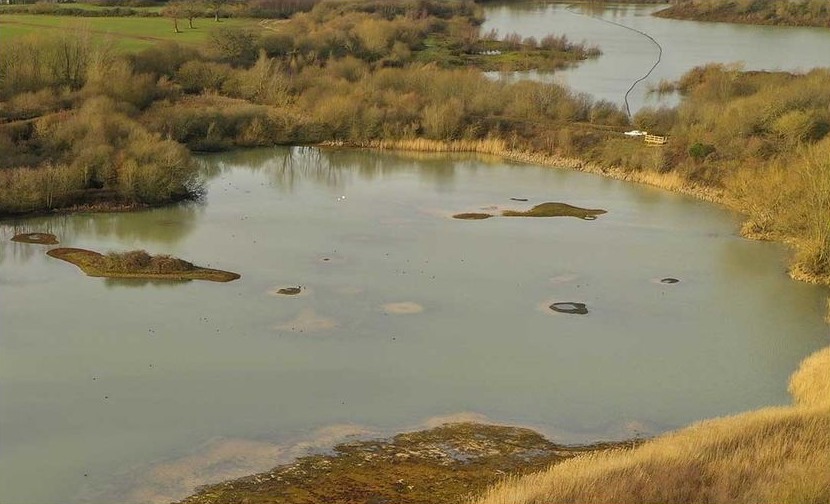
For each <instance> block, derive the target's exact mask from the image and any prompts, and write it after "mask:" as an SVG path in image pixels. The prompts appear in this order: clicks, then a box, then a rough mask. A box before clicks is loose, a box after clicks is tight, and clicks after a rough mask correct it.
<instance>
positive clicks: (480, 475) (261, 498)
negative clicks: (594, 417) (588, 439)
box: [181, 423, 638, 504]
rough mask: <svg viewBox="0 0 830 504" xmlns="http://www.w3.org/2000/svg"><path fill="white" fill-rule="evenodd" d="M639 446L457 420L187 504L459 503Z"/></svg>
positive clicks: (205, 493)
mask: <svg viewBox="0 0 830 504" xmlns="http://www.w3.org/2000/svg"><path fill="white" fill-rule="evenodd" d="M635 444H638V443H632V442H631V441H628V442H625V443H599V444H594V445H588V446H564V445H558V444H555V443H553V442H551V441H549V440H547V439H546V438H544V437H543V436H542V435H540V434H538V433H536V432H534V431H532V430H529V429H525V428H519V427H506V426H497V425H485V424H478V423H457V424H450V425H442V426H440V427H436V428H432V429H429V430H423V431H418V432H411V433H405V434H398V435H397V436H394V437H392V438H390V439H382V440H368V441H357V442H350V443H344V444H340V445H337V446H336V447H335V448H334V450H333V453H331V454H323V455H311V456H306V457H302V458H300V459H298V460H296V461H295V462H293V463H291V464H286V465H281V466H278V467H275V468H274V469H272V470H270V471H267V472H263V473H260V474H256V475H252V476H248V477H244V478H240V479H237V480H233V481H228V482H225V483H220V484H218V485H211V486H206V487H202V488H201V489H199V491H198V493H196V494H195V495H193V496H191V497H188V498H187V499H185V500H183V501H181V504H230V503H239V502H245V503H247V504H266V503H274V502H279V503H281V504H300V503H303V504H324V503H325V504H355V503H372V504H393V503H394V504H436V503H442V504H443V503H457V502H464V499H465V498H466V497H467V496H470V495H475V494H477V493H480V492H482V491H484V489H486V488H487V487H488V486H489V485H491V484H493V483H496V482H497V481H500V480H502V479H504V478H505V477H509V476H514V475H522V474H527V473H530V472H534V471H539V470H541V469H544V468H547V467H549V466H550V465H551V464H556V463H558V462H561V461H564V460H567V459H570V458H572V457H575V456H577V455H580V454H585V453H591V452H600V451H604V450H609V449H623V448H625V447H631V446H634V445H635Z"/></svg>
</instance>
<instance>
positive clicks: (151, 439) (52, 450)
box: [0, 148, 828, 504]
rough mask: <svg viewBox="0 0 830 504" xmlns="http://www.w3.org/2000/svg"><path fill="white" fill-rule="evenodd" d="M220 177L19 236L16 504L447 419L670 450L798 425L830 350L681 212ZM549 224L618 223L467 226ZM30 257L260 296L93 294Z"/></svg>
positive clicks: (494, 186)
mask: <svg viewBox="0 0 830 504" xmlns="http://www.w3.org/2000/svg"><path fill="white" fill-rule="evenodd" d="M203 161H204V163H205V172H206V174H207V177H208V180H209V181H208V193H207V196H206V198H205V199H204V201H203V202H200V203H194V204H185V205H180V206H173V207H168V208H162V209H157V210H151V211H145V212H139V213H126V214H92V215H89V214H78V215H68V216H58V217H42V218H33V219H28V220H25V221H22V222H20V223H17V224H13V223H9V222H4V223H0V324H2V325H0V433H1V434H0V502H3V503H4V504H30V503H33V502H38V503H43V504H50V503H58V502H60V503H73V502H90V503H101V504H104V503H112V502H166V501H169V500H171V499H174V498H180V497H182V496H183V495H184V494H186V493H187V492H189V491H191V490H192V489H193V488H194V487H195V486H196V485H198V484H201V483H206V482H210V481H216V480H221V479H222V478H225V477H228V476H233V475H239V474H243V473H245V472H253V471H256V470H263V469H266V468H269V467H270V466H272V465H274V463H275V462H276V461H284V460H288V459H290V458H291V457H293V456H297V455H301V454H303V453H306V452H308V451H309V450H313V449H318V448H321V447H328V446H330V445H331V444H332V443H333V442H334V441H335V440H336V439H341V438H342V437H343V436H345V435H349V434H365V433H366V432H367V431H371V432H386V433H388V432H394V431H395V430H398V429H404V428H412V427H417V426H419V425H424V424H425V422H428V421H429V419H431V418H433V417H445V418H446V417H453V416H454V415H455V416H454V418H481V419H487V420H490V421H494V422H504V423H510V424H519V425H528V426H532V427H535V428H537V429H539V430H541V431H542V432H545V433H547V434H549V435H551V436H553V437H554V438H555V439H557V440H559V441H564V442H582V441H588V440H596V439H612V438H617V439H619V438H623V437H630V436H636V435H648V434H653V433H657V432H661V431H664V430H666V429H670V428H674V427H677V426H682V425H686V424H688V423H690V422H692V421H695V420H698V419H701V418H708V417H713V416H717V415H724V414H729V413H733V412H737V411H742V410H747V409H751V408H757V407H760V406H764V405H773V404H784V403H787V402H788V396H787V392H786V386H787V377H788V376H789V374H790V373H791V372H792V371H793V370H794V369H795V368H796V366H797V364H798V362H799V361H800V360H801V359H802V358H803V357H804V356H806V355H808V354H809V353H811V352H812V351H814V350H816V349H817V348H819V347H821V346H823V345H826V344H827V343H828V337H827V329H826V326H825V325H824V323H823V322H822V316H823V306H824V298H825V296H826V294H827V291H826V290H825V289H822V288H818V287H814V286H809V285H805V284H800V283H797V282H794V281H791V280H790V279H789V278H788V277H787V275H786V273H785V262H784V261H785V251H784V250H783V248H782V247H781V246H778V245H775V244H770V243H760V242H751V241H747V240H744V239H741V238H739V237H738V236H736V234H735V233H736V229H737V225H738V219H737V217H736V216H735V215H734V214H732V213H730V212H728V211H726V210H723V209H721V208H719V207H717V206H714V205H710V204H705V203H701V202H698V201H695V200H692V199H690V198H687V197H684V196H681V195H676V194H670V193H667V192H664V191H660V190H657V189H652V188H648V187H643V186H637V185H632V184H626V183H622V182H618V181H614V180H608V179H604V178H602V177H599V176H594V175H590V174H584V173H578V172H573V171H568V170H560V169H552V168H540V167H535V166H524V165H513V164H506V163H504V162H502V161H497V160H492V159H486V158H477V157H465V156H461V157H458V156H457V157H450V156H424V155H408V154H395V153H377V152H362V151H326V150H322V151H321V150H318V149H308V148H293V149H288V148H280V149H264V150H254V151H246V152H237V153H233V154H224V155H214V156H207V157H205V158H203ZM510 198H527V199H528V201H527V202H517V201H511V200H510ZM549 201H553V202H564V203H568V204H571V205H576V206H580V207H585V208H601V209H605V210H607V211H608V213H606V214H602V215H599V216H597V218H596V219H595V220H581V219H577V218H572V217H558V218H518V217H514V218H506V217H496V218H491V219H488V220H482V221H464V220H456V219H453V218H451V215H452V214H454V213H457V212H470V211H490V212H493V211H494V208H498V209H503V208H513V209H527V208H530V207H531V206H533V205H535V204H538V203H543V202H549ZM19 231H49V232H52V233H55V234H56V235H57V236H58V238H59V239H60V240H61V246H70V247H81V248H89V249H93V250H98V251H108V250H130V249H136V248H142V249H146V250H148V251H150V252H151V253H168V254H172V255H176V256H180V257H182V258H185V259H188V260H191V261H193V262H195V263H196V264H200V265H210V266H212V267H216V268H222V269H227V270H231V271H235V272H238V273H240V274H241V275H242V278H241V279H240V280H238V281H236V282H232V283H228V284H218V283H210V282H189V283H152V282H142V281H111V280H106V279H100V278H89V277H86V276H84V275H83V274H81V273H80V271H78V270H77V269H76V268H75V267H74V266H72V265H70V264H67V263H64V262H61V261H58V260H55V259H52V258H49V257H47V256H46V255H45V251H46V250H47V249H48V247H45V246H43V245H32V244H22V243H15V242H12V241H10V238H11V237H12V235H13V234H14V233H15V232H19ZM665 277H673V278H677V279H679V280H680V281H679V282H678V283H674V284H666V283H661V282H660V280H661V279H663V278H665ZM288 286H302V291H301V293H300V294H299V295H297V296H284V295H279V294H276V293H275V292H274V291H275V290H276V289H279V288H281V287H288ZM554 302H561V303H567V302H572V303H584V304H585V306H586V308H587V309H588V313H587V314H585V315H578V314H567V313H556V312H553V311H552V310H550V309H549V308H548V306H549V305H550V304H552V303H554ZM458 415H460V416H458Z"/></svg>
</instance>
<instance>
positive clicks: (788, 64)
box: [483, 2, 830, 113]
mask: <svg viewBox="0 0 830 504" xmlns="http://www.w3.org/2000/svg"><path fill="white" fill-rule="evenodd" d="M663 8H665V5H658V6H655V5H636V4H635V5H630V4H629V5H626V4H619V5H615V4H610V5H605V6H603V7H598V6H596V5H594V6H590V5H587V4H584V3H583V4H565V3H549V2H510V3H509V4H498V3H496V4H489V5H488V6H487V7H486V8H485V14H486V17H487V20H486V22H485V23H484V26H483V29H484V30H485V31H487V30H491V29H495V30H497V31H498V32H499V33H500V34H501V35H506V34H508V33H512V32H517V33H519V34H521V35H522V36H523V37H529V36H534V37H536V38H537V39H541V38H542V37H544V36H545V35H548V34H551V33H553V34H557V35H560V34H564V35H567V36H568V38H569V39H570V40H572V41H582V40H584V41H586V42H587V43H589V44H596V45H598V46H599V47H600V49H602V51H603V54H602V56H600V57H599V58H598V59H592V60H588V61H585V62H582V63H581V64H579V65H578V66H576V67H574V68H571V69H567V70H563V71H559V72H556V73H555V74H538V73H533V72H529V73H519V74H516V75H512V76H511V78H533V79H541V80H553V81H555V82H560V83H563V84H566V85H568V86H570V87H571V88H573V89H574V90H576V91H579V92H583V93H588V94H590V95H592V96H594V97H595V98H598V99H604V100H609V101H611V102H613V103H617V104H620V105H622V104H623V98H624V96H625V93H626V91H627V90H628V88H629V87H630V86H631V84H632V83H633V82H634V81H635V80H637V79H639V78H640V77H642V76H643V75H645V74H646V73H647V72H648V71H649V69H650V68H651V67H652V65H654V63H655V61H656V59H657V56H658V54H659V50H658V48H657V46H655V45H654V43H653V42H651V41H650V40H649V39H648V38H646V37H644V36H643V35H642V34H639V33H636V32H633V31H631V30H628V29H626V28H624V27H622V26H617V25H614V24H611V23H609V22H608V21H610V22H613V23H618V24H621V25H624V26H627V27H631V28H633V29H636V30H639V31H641V32H644V33H647V34H649V35H650V36H651V37H653V38H654V39H655V40H656V41H657V42H658V43H659V44H660V45H661V46H662V47H663V55H662V60H661V62H660V64H659V65H658V66H657V68H655V70H654V72H653V73H652V74H651V75H650V76H649V78H648V79H646V80H645V81H643V82H641V83H640V84H638V85H637V87H636V88H635V89H634V91H632V93H631V96H630V98H629V102H630V106H631V111H632V113H634V112H636V111H637V110H639V109H640V108H641V107H642V106H644V105H653V106H660V105H674V104H676V102H677V97H676V96H673V95H672V96H663V97H660V96H658V95H655V94H649V93H648V90H649V88H653V87H654V86H655V85H656V84H657V83H658V82H660V80H661V79H667V80H676V79H678V78H679V77H680V76H681V75H683V74H684V73H685V72H687V71H688V70H690V69H692V68H694V67H695V66H699V65H704V64H706V63H725V64H731V63H739V64H742V65H743V66H744V68H746V69H747V70H789V71H806V70H809V69H811V68H813V67H817V66H830V30H827V29H825V28H805V27H786V26H752V25H737V24H730V23H704V22H697V21H685V20H683V21H681V20H673V19H662V18H657V17H654V16H652V15H651V14H652V13H653V12H655V11H657V10H660V9H663Z"/></svg>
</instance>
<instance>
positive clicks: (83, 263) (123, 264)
mask: <svg viewBox="0 0 830 504" xmlns="http://www.w3.org/2000/svg"><path fill="white" fill-rule="evenodd" d="M47 254H48V255H49V256H50V257H54V258H56V259H60V260H62V261H66V262H68V263H72V264H74V265H75V266H77V267H78V268H80V269H81V271H83V272H84V273H86V274H87V275H88V276H91V277H106V278H141V279H157V280H182V281H186V280H209V281H211V282H230V281H232V280H236V279H238V278H240V275H238V274H237V273H232V272H230V271H222V270H216V269H210V268H203V267H201V266H196V265H195V264H193V263H190V262H187V261H185V260H183V259H178V258H176V257H171V256H168V255H157V256H153V255H150V254H148V253H147V252H146V251H144V250H133V251H130V252H122V253H116V252H110V253H109V254H106V255H105V254H99V253H98V252H94V251H92V250H84V249H78V248H56V249H52V250H50V251H48V252H47Z"/></svg>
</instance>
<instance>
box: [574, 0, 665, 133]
mask: <svg viewBox="0 0 830 504" xmlns="http://www.w3.org/2000/svg"><path fill="white" fill-rule="evenodd" d="M565 10H566V11H568V12H570V13H571V14H574V15H576V16H585V17H589V18H591V19H596V20H599V21H602V22H603V23H608V24H611V25H614V26H619V27H620V28H625V29H626V30H630V31H633V32H634V33H637V34H639V35H642V36H643V37H645V38H647V39H649V40H650V41H651V43H652V44H654V45H655V46H656V47H657V61H655V62H654V65H652V66H651V68H650V69H649V71H648V72H646V74H645V75H643V76H642V77H640V78H639V79H637V80H635V81H634V82H633V83H632V84H631V87H629V88H628V91H626V92H625V112H626V113H627V114H628V117H631V107H630V105H629V103H628V96H629V95H630V94H631V92H632V91H634V88H635V87H637V84H639V83H641V82H643V81H644V80H646V79H648V78H649V76H650V75H651V74H652V72H654V69H655V68H657V65H659V64H660V62H661V61H662V60H663V46H661V45H660V43H659V42H657V41H656V40H655V39H654V37H652V36H651V35H649V34H648V33H646V32H644V31H640V30H638V29H636V28H632V27H630V26H626V25H624V24H622V23H617V22H616V21H611V20H608V19H605V18H603V17H600V16H591V15H588V14H583V13H581V12H577V11H575V10H573V7H572V6H570V5H569V6H567V7H565Z"/></svg>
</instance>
